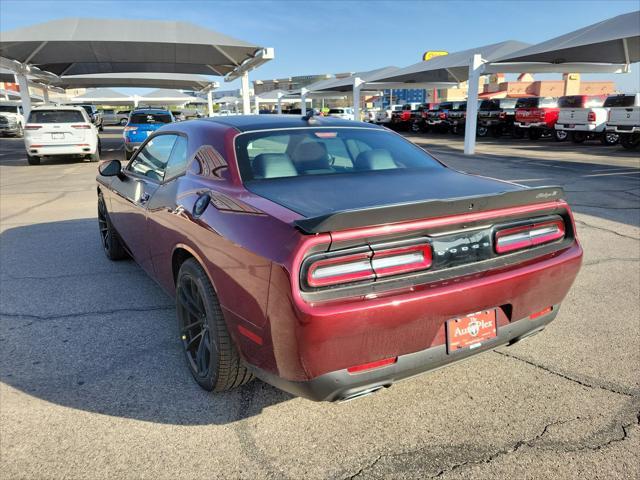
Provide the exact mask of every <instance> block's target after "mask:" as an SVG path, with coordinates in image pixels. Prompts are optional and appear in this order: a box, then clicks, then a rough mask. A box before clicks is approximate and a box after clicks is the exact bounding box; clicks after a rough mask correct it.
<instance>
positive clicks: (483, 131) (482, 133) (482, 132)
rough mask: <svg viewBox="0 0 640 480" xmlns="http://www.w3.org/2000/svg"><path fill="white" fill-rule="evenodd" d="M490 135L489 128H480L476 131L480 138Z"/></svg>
mask: <svg viewBox="0 0 640 480" xmlns="http://www.w3.org/2000/svg"><path fill="white" fill-rule="evenodd" d="M488 134H489V129H488V128H487V127H478V129H477V130H476V135H478V136H479V137H486V136H487V135H488Z"/></svg>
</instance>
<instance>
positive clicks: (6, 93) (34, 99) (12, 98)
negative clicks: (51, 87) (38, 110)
mask: <svg viewBox="0 0 640 480" xmlns="http://www.w3.org/2000/svg"><path fill="white" fill-rule="evenodd" d="M21 98H22V97H21V95H20V92H15V91H13V90H6V89H4V88H0V100H2V101H5V102H6V101H9V102H15V103H20V99H21ZM29 100H31V103H45V99H44V98H43V97H41V96H40V95H34V94H29Z"/></svg>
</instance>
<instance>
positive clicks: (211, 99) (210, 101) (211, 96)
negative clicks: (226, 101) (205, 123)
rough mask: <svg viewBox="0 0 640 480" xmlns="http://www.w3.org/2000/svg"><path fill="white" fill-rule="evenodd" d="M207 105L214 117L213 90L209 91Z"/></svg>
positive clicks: (210, 114)
mask: <svg viewBox="0 0 640 480" xmlns="http://www.w3.org/2000/svg"><path fill="white" fill-rule="evenodd" d="M207 107H209V116H210V117H213V92H212V91H211V90H209V91H208V92H207Z"/></svg>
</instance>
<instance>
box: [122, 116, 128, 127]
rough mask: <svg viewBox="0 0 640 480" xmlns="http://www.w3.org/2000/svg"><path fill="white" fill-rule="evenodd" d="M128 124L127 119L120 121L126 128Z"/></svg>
mask: <svg viewBox="0 0 640 480" xmlns="http://www.w3.org/2000/svg"><path fill="white" fill-rule="evenodd" d="M126 124H127V119H126V118H122V119H120V125H122V126H123V127H124V126H125V125H126Z"/></svg>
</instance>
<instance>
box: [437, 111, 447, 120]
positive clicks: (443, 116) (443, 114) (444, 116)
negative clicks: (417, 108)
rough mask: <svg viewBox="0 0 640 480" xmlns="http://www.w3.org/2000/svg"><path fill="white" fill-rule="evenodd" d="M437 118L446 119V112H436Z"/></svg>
mask: <svg viewBox="0 0 640 480" xmlns="http://www.w3.org/2000/svg"><path fill="white" fill-rule="evenodd" d="M438 118H439V119H440V120H446V119H447V114H446V113H444V112H440V113H439V114H438Z"/></svg>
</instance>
